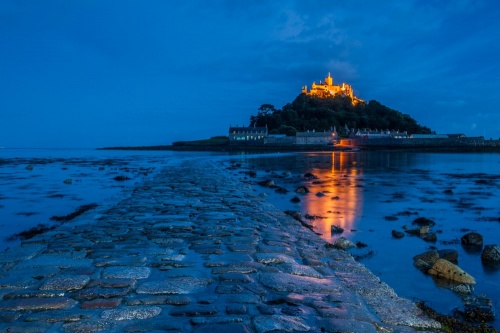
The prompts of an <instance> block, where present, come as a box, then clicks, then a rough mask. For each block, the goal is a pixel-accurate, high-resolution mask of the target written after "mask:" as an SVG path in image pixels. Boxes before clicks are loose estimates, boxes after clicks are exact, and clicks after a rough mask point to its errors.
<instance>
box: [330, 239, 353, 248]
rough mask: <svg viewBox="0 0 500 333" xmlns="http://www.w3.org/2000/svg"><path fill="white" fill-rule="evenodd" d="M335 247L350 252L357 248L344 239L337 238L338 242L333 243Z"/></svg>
mask: <svg viewBox="0 0 500 333" xmlns="http://www.w3.org/2000/svg"><path fill="white" fill-rule="evenodd" d="M333 246H334V247H336V248H338V249H342V250H348V249H352V248H354V247H356V245H355V244H354V243H353V242H351V241H350V240H348V239H346V238H344V237H340V238H337V240H335V242H334V243H333Z"/></svg>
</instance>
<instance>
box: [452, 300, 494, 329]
mask: <svg viewBox="0 0 500 333" xmlns="http://www.w3.org/2000/svg"><path fill="white" fill-rule="evenodd" d="M455 315H459V316H461V317H463V318H464V319H465V320H467V321H469V322H476V323H484V322H490V321H493V320H495V307H494V306H493V301H492V299H491V298H489V297H487V296H486V295H477V296H469V297H466V298H465V299H464V310H463V311H460V310H457V311H455Z"/></svg>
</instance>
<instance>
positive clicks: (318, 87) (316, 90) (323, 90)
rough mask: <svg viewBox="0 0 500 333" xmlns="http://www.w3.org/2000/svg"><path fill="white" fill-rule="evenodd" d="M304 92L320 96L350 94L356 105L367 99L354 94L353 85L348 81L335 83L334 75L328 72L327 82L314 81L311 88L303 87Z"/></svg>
mask: <svg viewBox="0 0 500 333" xmlns="http://www.w3.org/2000/svg"><path fill="white" fill-rule="evenodd" d="M302 93H303V94H306V95H309V96H311V95H312V96H318V97H323V98H324V97H331V96H337V95H341V96H349V97H350V98H351V100H352V104H354V105H356V104H358V103H364V102H365V101H364V100H362V99H359V98H357V97H356V96H354V93H353V90H352V86H351V85H350V84H347V83H342V84H341V85H336V84H333V77H331V75H330V73H328V77H326V78H325V83H321V81H320V82H319V84H316V83H315V82H313V84H312V86H311V90H310V91H309V92H308V91H307V86H303V87H302Z"/></svg>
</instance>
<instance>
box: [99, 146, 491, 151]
mask: <svg viewBox="0 0 500 333" xmlns="http://www.w3.org/2000/svg"><path fill="white" fill-rule="evenodd" d="M96 149H97V150H137V151H141V150H142V151H161V150H165V151H213V152H228V153H238V152H260V153H266V152H269V153H277V152H307V151H317V152H337V151H345V152H350V151H381V150H387V151H407V152H427V153H428V152H435V153H455V152H457V153H500V146H420V147H419V146H414V147H404V146H339V145H335V146H325V145H317V146H316V145H304V146H270V145H269V146H210V145H182V146H176V145H157V146H117V147H103V148H96Z"/></svg>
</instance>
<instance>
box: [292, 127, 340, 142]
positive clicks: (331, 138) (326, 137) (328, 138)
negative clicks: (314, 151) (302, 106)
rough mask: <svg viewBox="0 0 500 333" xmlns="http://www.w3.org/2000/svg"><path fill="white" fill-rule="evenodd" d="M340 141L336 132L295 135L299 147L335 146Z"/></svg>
mask: <svg viewBox="0 0 500 333" xmlns="http://www.w3.org/2000/svg"><path fill="white" fill-rule="evenodd" d="M337 139H338V134H337V133H336V131H335V130H330V131H324V132H316V131H314V130H313V131H307V132H297V133H296V134H295V143H296V144H297V145H333V144H335V141H336V140H337Z"/></svg>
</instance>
